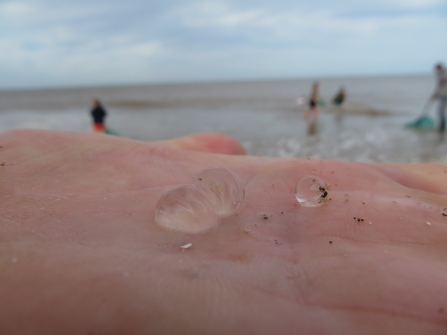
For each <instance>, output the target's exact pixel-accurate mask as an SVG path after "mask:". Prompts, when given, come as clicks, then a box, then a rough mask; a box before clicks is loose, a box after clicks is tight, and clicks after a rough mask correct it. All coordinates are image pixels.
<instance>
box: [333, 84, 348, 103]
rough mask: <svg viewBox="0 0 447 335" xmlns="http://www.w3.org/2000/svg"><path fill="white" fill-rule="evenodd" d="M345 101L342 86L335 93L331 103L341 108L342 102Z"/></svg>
mask: <svg viewBox="0 0 447 335" xmlns="http://www.w3.org/2000/svg"><path fill="white" fill-rule="evenodd" d="M345 99H346V92H345V88H344V87H343V86H342V87H340V90H339V91H338V92H337V94H336V95H335V96H334V98H333V99H332V103H333V104H334V105H337V106H341V105H342V104H343V102H344V101H345Z"/></svg>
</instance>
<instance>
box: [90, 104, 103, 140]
mask: <svg viewBox="0 0 447 335" xmlns="http://www.w3.org/2000/svg"><path fill="white" fill-rule="evenodd" d="M90 114H91V115H92V118H93V131H95V132H98V133H105V132H106V127H105V124H104V119H105V118H106V116H107V112H106V110H105V109H104V107H102V104H101V102H100V101H99V100H97V99H95V100H93V102H92V110H91V112H90Z"/></svg>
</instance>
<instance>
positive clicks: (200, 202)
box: [155, 185, 219, 234]
mask: <svg viewBox="0 0 447 335" xmlns="http://www.w3.org/2000/svg"><path fill="white" fill-rule="evenodd" d="M155 222H157V224H158V225H160V226H162V227H164V228H167V229H171V230H178V231H182V232H185V233H193V234H194V233H201V232H204V231H206V230H209V229H211V228H213V227H215V226H217V224H218V223H219V216H218V215H217V214H216V213H215V211H214V210H213V209H212V208H210V206H209V204H208V201H207V199H206V197H205V195H204V193H203V192H202V191H201V190H199V189H198V188H197V187H195V186H194V185H182V186H179V187H177V188H175V189H173V190H170V191H168V192H167V193H165V194H164V195H163V196H162V197H161V198H160V200H159V201H158V204H157V207H156V209H155Z"/></svg>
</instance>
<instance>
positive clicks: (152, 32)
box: [0, 0, 447, 89]
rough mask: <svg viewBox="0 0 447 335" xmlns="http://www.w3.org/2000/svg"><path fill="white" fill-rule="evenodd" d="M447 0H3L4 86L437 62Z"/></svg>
mask: <svg viewBox="0 0 447 335" xmlns="http://www.w3.org/2000/svg"><path fill="white" fill-rule="evenodd" d="M438 61H447V1H446V0H355V1H353V0H336V1H334V0H309V1H299V0H274V1H267V0H256V1H255V0H221V1H193V0H158V1H153V0H126V1H122V0H96V1H95V0H7V1H4V0H0V88H1V89H7V88H20V87H49V86H50V87H51V86H80V85H103V84H106V85H111V84H127V83H156V82H188V81H215V80H244V79H250V80H251V79H268V78H303V77H311V78H312V77H318V78H323V77H329V76H352V75H376V74H412V73H430V71H431V70H432V66H433V64H434V63H435V62H438Z"/></svg>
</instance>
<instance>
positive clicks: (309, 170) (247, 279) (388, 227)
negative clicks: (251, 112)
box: [0, 131, 447, 334]
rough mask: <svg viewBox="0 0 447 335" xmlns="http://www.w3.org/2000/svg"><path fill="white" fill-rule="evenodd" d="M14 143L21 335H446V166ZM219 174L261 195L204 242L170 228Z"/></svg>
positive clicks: (7, 302) (9, 188) (6, 191)
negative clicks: (196, 186)
mask: <svg viewBox="0 0 447 335" xmlns="http://www.w3.org/2000/svg"><path fill="white" fill-rule="evenodd" d="M0 141H1V143H0V145H2V147H3V148H2V149H0V150H1V151H0V160H2V161H4V162H5V166H2V167H0V168H1V170H0V178H1V182H0V183H1V184H0V185H1V186H0V199H1V203H0V213H1V218H0V229H1V230H0V234H1V235H0V236H1V241H2V243H1V244H0V264H1V271H0V282H1V283H2V285H1V286H0V296H1V297H2V299H1V302H0V311H1V313H0V324H1V325H2V329H4V330H5V331H6V333H11V334H12V333H21V334H23V333H27V332H34V333H36V330H38V331H37V332H42V333H45V334H50V333H59V334H60V333H64V334H69V333H81V332H82V333H88V332H91V333H106V334H112V333H127V334H130V333H153V334H170V333H185V334H187V333H194V334H201V333H203V334H210V333H213V334H220V333H222V334H229V333H234V334H238V333H241V334H247V333H256V334H273V333H275V334H296V333H298V332H301V333H312V334H315V333H331V334H334V333H341V334H345V333H349V332H353V333H354V332H356V333H365V332H371V333H387V332H389V333H404V332H405V333H406V334H409V333H425V334H428V333H442V332H443V331H445V327H446V326H447V285H446V283H447V264H446V262H445V260H446V254H447V243H446V240H447V217H446V216H443V215H442V213H445V214H447V210H445V209H444V208H445V207H447V204H446V203H447V199H446V197H445V191H444V189H443V185H446V182H447V173H446V170H447V168H445V167H442V166H436V165H431V166H417V165H415V166H391V165H368V164H358V163H347V162H325V161H315V160H297V159H296V160H281V159H265V158H255V157H245V156H226V155H211V154H209V153H207V152H210V151H215V152H221V153H231V152H233V151H236V152H237V151H238V147H237V144H235V143H233V142H231V141H229V140H228V139H227V138H221V137H216V136H209V137H206V136H205V137H198V138H192V139H191V138H185V139H182V140H178V141H171V142H164V143H161V142H158V143H142V142H136V141H131V140H124V139H116V138H112V137H108V136H102V135H81V134H72V133H55V132H41V131H18V132H10V133H4V134H2V135H1V136H0ZM181 148H186V149H189V150H181ZM191 150H198V151H191ZM8 164H13V165H8ZM214 166H225V167H227V168H229V169H231V170H233V171H235V172H236V173H237V174H238V175H239V177H240V178H241V180H242V181H243V182H244V183H245V185H246V186H245V189H246V198H245V200H244V204H243V207H242V208H241V210H240V211H239V212H238V213H237V215H236V214H235V215H232V216H230V217H227V218H225V219H223V220H222V222H221V223H220V224H219V226H218V227H217V228H216V229H214V230H211V231H208V232H206V233H203V234H197V235H190V234H183V233H178V232H171V231H167V230H164V229H162V228H160V227H159V226H157V225H156V224H155V222H154V210H155V205H156V203H157V201H158V199H159V198H160V196H161V195H162V194H163V192H165V191H166V190H167V189H169V187H172V186H173V185H177V184H185V183H190V182H191V181H192V180H193V177H194V175H195V174H196V173H197V172H198V171H200V170H202V169H204V168H208V167H214ZM312 174H314V175H317V176H319V177H320V178H322V179H323V180H324V181H325V182H326V183H329V184H331V186H330V191H329V195H328V201H327V202H326V203H325V204H324V205H323V206H321V207H318V208H304V207H301V206H300V205H299V204H298V203H297V201H296V199H295V197H294V187H295V185H296V183H297V182H298V180H299V179H300V178H302V177H304V176H306V175H312ZM329 199H331V200H329ZM354 217H355V219H354ZM358 219H360V221H359V220H358ZM370 222H371V223H370ZM427 222H428V223H429V224H428V223H427ZM186 243H192V247H191V248H189V249H187V250H183V249H181V248H180V246H182V245H184V244H186ZM22 320H23V322H22Z"/></svg>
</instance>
